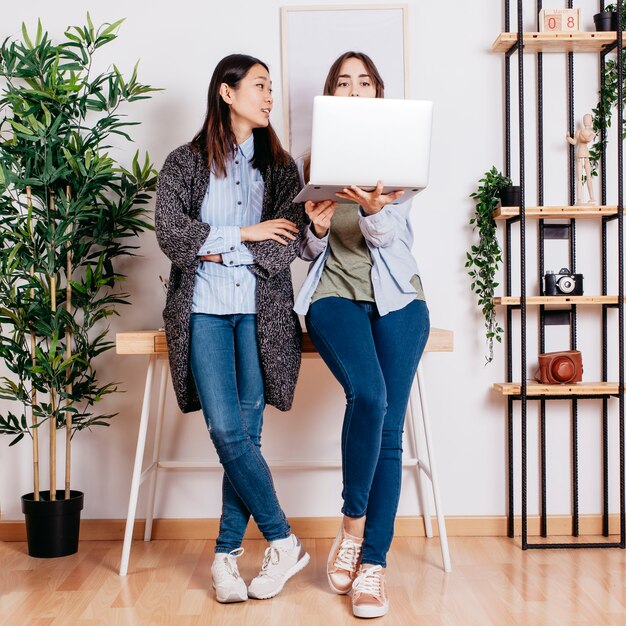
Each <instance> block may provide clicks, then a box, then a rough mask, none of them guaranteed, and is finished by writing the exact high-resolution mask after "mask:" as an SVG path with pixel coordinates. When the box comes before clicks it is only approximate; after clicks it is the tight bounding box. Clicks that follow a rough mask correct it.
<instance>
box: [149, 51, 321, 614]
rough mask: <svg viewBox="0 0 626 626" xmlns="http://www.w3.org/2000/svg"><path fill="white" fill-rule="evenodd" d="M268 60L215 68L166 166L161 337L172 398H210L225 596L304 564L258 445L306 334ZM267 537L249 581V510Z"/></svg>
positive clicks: (259, 587) (289, 176)
mask: <svg viewBox="0 0 626 626" xmlns="http://www.w3.org/2000/svg"><path fill="white" fill-rule="evenodd" d="M272 103H273V100H272V90H271V81H270V76H269V71H268V68H267V65H265V63H263V62H262V61H259V60H258V59H255V58H254V57H251V56H247V55H243V54H233V55H230V56H227V57H225V58H224V59H222V60H221V61H220V62H219V63H218V65H217V67H216V68H215V71H214V72H213V76H212V78H211V82H210V85H209V92H208V105H207V113H206V118H205V121H204V124H203V126H202V129H201V130H200V132H199V133H198V134H197V135H196V136H195V137H194V139H193V140H192V141H191V143H188V144H185V145H183V146H180V147H179V148H177V149H176V150H174V151H173V152H172V153H171V154H170V155H169V156H168V157H167V159H166V161H165V164H164V165H163V168H162V170H161V172H160V174H159V179H158V186H157V204H156V220H155V221H156V234H157V239H158V242H159V245H160V247H161V249H162V250H163V252H164V253H165V254H166V255H167V256H168V257H169V259H170V260H171V262H172V268H171V273H170V280H169V287H168V292H167V302H166V305H165V310H164V311H163V319H164V321H165V334H166V338H167V345H168V351H169V358H170V364H171V370H172V380H173V384H174V389H175V391H176V397H177V400H178V404H179V406H180V408H181V410H182V411H183V412H184V413H187V412H190V411H196V410H198V409H200V408H201V409H202V412H203V414H204V419H205V421H206V424H207V427H208V430H209V433H210V436H211V439H212V441H213V443H214V445H215V449H216V451H217V454H218V457H219V460H220V463H221V464H222V466H223V468H224V477H223V483H222V516H221V520H220V529H219V536H218V538H217V541H216V546H215V559H214V561H213V565H212V567H211V573H212V577H213V586H214V588H215V590H216V595H217V600H218V601H219V602H239V601H244V600H247V599H248V597H249V596H250V597H253V598H259V599H263V598H271V597H273V596H275V595H276V594H277V593H279V592H280V591H281V590H282V588H283V586H284V584H285V582H286V581H287V580H288V579H289V578H290V577H291V576H293V575H294V574H296V573H297V572H299V571H300V570H301V569H302V568H303V567H304V566H305V565H306V564H307V563H308V561H309V555H308V554H307V553H306V552H305V550H304V549H303V548H302V545H301V544H300V542H299V541H298V539H297V538H296V537H295V536H294V535H293V534H292V533H291V529H290V526H289V523H288V522H287V519H286V517H285V514H284V513H283V511H282V509H281V507H280V504H279V502H278V498H277V496H276V492H275V490H274V484H273V481H272V475H271V473H270V470H269V468H268V466H267V463H266V462H265V459H264V458H263V456H262V455H261V451H260V447H261V427H262V422H263V409H264V407H265V404H266V403H268V404H272V405H274V406H275V407H277V408H278V409H280V410H282V411H286V410H288V409H289V408H290V407H291V403H292V399H293V393H294V388H295V384H296V378H297V376H298V370H299V367H300V345H301V344H300V339H301V336H300V335H301V331H300V325H299V323H298V318H297V315H296V314H295V313H294V312H293V310H292V306H293V291H292V284H291V272H290V269H289V266H290V264H291V262H292V261H293V259H294V258H295V256H296V253H297V250H298V246H299V242H300V232H301V231H302V230H303V228H304V221H305V217H304V212H303V211H302V206H301V205H294V204H293V203H292V200H293V198H294V196H295V195H296V194H297V192H298V190H299V188H300V184H299V177H298V171H297V168H296V165H295V164H294V162H293V160H292V159H291V157H290V156H289V155H288V154H287V153H286V152H285V151H284V150H283V149H282V147H281V145H280V142H279V140H278V137H277V136H276V134H275V132H274V130H273V129H272V127H271V126H270V123H269V117H270V111H271V110H272ZM250 515H252V517H253V518H254V520H255V522H256V523H257V525H258V527H259V529H260V530H261V532H262V533H263V536H264V537H265V539H266V540H267V541H269V543H270V545H269V547H268V548H267V550H266V551H265V558H264V560H263V564H262V567H261V571H260V573H259V575H258V576H257V577H256V578H254V579H253V580H252V582H251V583H250V585H249V587H248V588H246V584H245V583H244V581H243V580H242V578H241V576H240V575H239V570H238V568H237V561H236V559H237V558H238V557H239V556H241V554H243V548H242V547H241V543H242V540H243V536H244V532H245V529H246V526H247V523H248V520H249V518H250Z"/></svg>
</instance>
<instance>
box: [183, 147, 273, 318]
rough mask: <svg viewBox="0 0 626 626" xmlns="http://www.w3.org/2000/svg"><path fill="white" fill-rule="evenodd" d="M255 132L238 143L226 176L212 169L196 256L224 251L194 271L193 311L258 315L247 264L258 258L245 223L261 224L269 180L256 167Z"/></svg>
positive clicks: (254, 286)
mask: <svg viewBox="0 0 626 626" xmlns="http://www.w3.org/2000/svg"><path fill="white" fill-rule="evenodd" d="M253 157H254V136H253V135H250V137H248V139H246V140H245V141H244V142H243V143H242V144H240V145H238V146H237V150H236V152H235V155H234V157H233V158H232V159H231V160H229V161H228V163H227V164H226V176H225V177H223V178H222V177H218V176H215V175H213V173H211V177H210V181H209V187H208V189H207V193H206V195H205V196H204V200H203V201H202V207H201V209H200V219H201V220H202V221H203V222H206V223H207V224H211V232H210V234H209V236H208V237H207V239H206V241H205V242H204V245H203V246H202V248H200V250H199V252H198V256H202V255H205V254H221V255H222V263H212V262H208V261H204V262H200V263H199V265H198V269H197V270H196V282H195V287H194V292H193V302H192V308H191V311H192V313H212V314H215V315H229V314H235V313H256V298H255V295H256V277H255V276H254V274H253V273H252V272H250V271H249V270H248V268H247V267H246V266H248V265H252V264H253V263H254V258H253V257H252V255H251V254H250V252H249V251H248V249H247V248H246V246H245V245H244V244H243V243H242V242H241V228H240V227H241V226H250V225H252V224H257V223H258V222H259V221H260V220H261V212H262V210H263V191H264V189H265V183H264V182H263V177H262V176H261V172H260V171H259V170H257V169H255V168H254V167H252V159H253Z"/></svg>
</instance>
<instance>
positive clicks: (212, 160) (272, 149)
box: [191, 54, 289, 177]
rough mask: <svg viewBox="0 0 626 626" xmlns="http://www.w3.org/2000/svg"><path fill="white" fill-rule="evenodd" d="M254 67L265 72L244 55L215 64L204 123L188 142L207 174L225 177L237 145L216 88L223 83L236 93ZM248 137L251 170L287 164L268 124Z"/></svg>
mask: <svg viewBox="0 0 626 626" xmlns="http://www.w3.org/2000/svg"><path fill="white" fill-rule="evenodd" d="M254 65H261V66H263V67H264V68H265V69H266V70H267V71H268V72H269V68H268V67H267V65H266V64H265V63H263V61H260V60H259V59H257V58H255V57H252V56H249V55H247V54H230V55H228V56H227V57H224V58H223V59H222V60H221V61H220V62H219V63H218V64H217V66H216V68H215V70H214V71H213V76H212V77H211V82H210V83H209V92H208V95H207V111H206V117H205V118H204V123H203V124H202V128H201V129H200V130H199V131H198V133H197V134H196V136H195V137H194V138H193V139H192V141H191V145H192V147H193V148H194V149H195V150H198V151H200V152H201V153H203V154H205V155H206V159H207V164H208V167H210V168H211V172H212V173H214V174H215V175H217V176H220V177H223V176H226V164H227V163H228V161H229V160H230V159H231V158H232V157H233V156H234V154H235V149H236V146H237V140H236V138H235V133H234V132H233V127H232V124H231V120H230V107H229V106H228V104H227V103H226V102H225V101H224V99H223V98H222V96H221V95H220V86H221V85H222V83H226V84H227V85H228V86H229V87H231V88H232V89H235V90H236V89H237V88H238V87H239V83H240V82H241V80H242V79H243V78H244V77H245V76H246V74H247V73H248V72H249V71H250V69H251V68H252V67H253V66H254ZM252 134H253V135H254V158H253V159H252V166H253V167H255V168H256V169H258V170H260V171H261V172H265V170H266V169H267V168H268V167H269V166H272V165H284V164H286V163H287V162H288V160H289V156H288V155H287V153H286V152H285V151H284V150H283V147H282V146H281V144H280V140H279V139H278V136H277V135H276V133H275V131H274V129H273V128H272V127H271V125H270V124H268V125H267V126H266V127H264V128H255V129H253V131H252Z"/></svg>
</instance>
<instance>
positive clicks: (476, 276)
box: [465, 166, 511, 363]
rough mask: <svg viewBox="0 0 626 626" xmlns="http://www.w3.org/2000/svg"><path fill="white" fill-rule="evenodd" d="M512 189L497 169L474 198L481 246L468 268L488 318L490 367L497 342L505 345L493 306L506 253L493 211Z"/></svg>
mask: <svg viewBox="0 0 626 626" xmlns="http://www.w3.org/2000/svg"><path fill="white" fill-rule="evenodd" d="M510 186H511V179H510V178H508V177H507V176H504V175H503V174H502V173H501V172H500V171H498V169H497V168H496V167H495V166H494V167H492V168H491V169H490V170H489V171H488V172H485V175H484V177H483V178H481V179H480V181H479V185H478V189H477V190H476V191H475V192H474V193H473V194H471V195H470V198H473V199H474V200H475V202H476V206H475V209H474V216H473V217H472V218H471V219H470V221H469V223H470V225H471V226H473V230H474V231H475V232H476V231H478V243H476V244H473V245H472V247H471V248H470V250H469V251H468V252H467V261H466V263H465V267H466V268H468V271H467V273H468V275H469V277H470V278H471V281H472V282H471V285H470V288H471V289H472V291H474V292H475V293H476V295H477V297H478V306H479V307H480V308H481V310H482V314H483V316H484V318H485V329H486V339H487V356H486V360H487V363H491V361H493V341H494V339H495V340H496V341H497V342H499V343H501V342H502V333H503V332H504V331H503V329H502V327H501V326H500V325H499V324H498V321H497V319H496V307H495V305H494V304H493V297H494V295H495V288H496V287H497V286H498V283H497V282H496V273H497V272H498V270H499V268H500V264H501V263H502V249H501V248H500V244H499V243H498V238H497V229H496V223H495V221H494V219H493V211H494V209H495V208H496V206H497V204H498V200H499V199H500V198H499V196H500V192H501V191H502V190H503V189H504V188H505V187H510Z"/></svg>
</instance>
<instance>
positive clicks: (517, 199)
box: [500, 185, 522, 206]
mask: <svg viewBox="0 0 626 626" xmlns="http://www.w3.org/2000/svg"><path fill="white" fill-rule="evenodd" d="M500 202H501V203H502V206H520V204H522V188H521V187H520V186H519V185H511V186H510V187H504V189H502V191H501V192H500Z"/></svg>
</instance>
